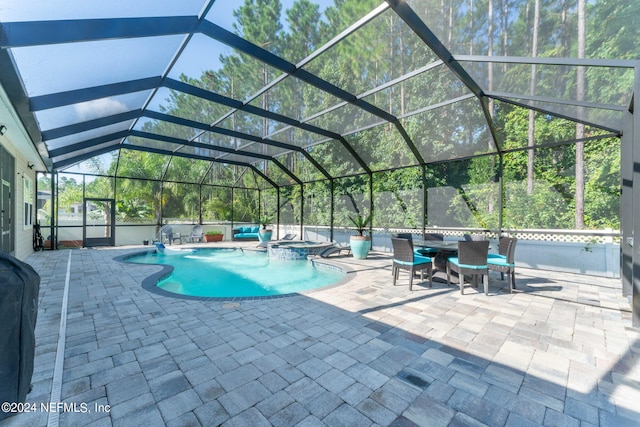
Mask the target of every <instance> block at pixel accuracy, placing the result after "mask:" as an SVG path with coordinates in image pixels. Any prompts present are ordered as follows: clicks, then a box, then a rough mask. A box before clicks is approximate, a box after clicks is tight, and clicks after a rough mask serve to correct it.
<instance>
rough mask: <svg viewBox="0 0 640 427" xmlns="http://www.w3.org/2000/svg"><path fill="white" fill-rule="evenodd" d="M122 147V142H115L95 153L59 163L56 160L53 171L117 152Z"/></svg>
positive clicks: (94, 151) (88, 153) (80, 155)
mask: <svg viewBox="0 0 640 427" xmlns="http://www.w3.org/2000/svg"><path fill="white" fill-rule="evenodd" d="M120 147H121V146H120V142H119V141H118V142H114V143H113V144H112V145H109V146H107V147H102V148H99V149H96V150H93V151H90V152H87V153H83V154H79V155H77V156H74V157H70V158H68V159H64V160H59V161H55V160H54V161H53V170H56V169H60V168H63V167H65V166H69V165H73V164H75V163H79V162H81V161H83V160H86V159H90V158H91V157H94V156H99V155H101V154H104V153H108V152H110V151H113V150H116V149H118V148H120Z"/></svg>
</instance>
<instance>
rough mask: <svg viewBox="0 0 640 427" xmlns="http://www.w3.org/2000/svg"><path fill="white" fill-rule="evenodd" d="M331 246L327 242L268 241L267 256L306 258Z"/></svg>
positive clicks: (275, 257) (287, 258)
mask: <svg viewBox="0 0 640 427" xmlns="http://www.w3.org/2000/svg"><path fill="white" fill-rule="evenodd" d="M331 246H333V244H331V243H329V242H308V241H300V242H295V241H293V242H291V241H288V242H269V243H267V253H268V255H269V258H274V259H283V260H292V261H297V260H301V259H307V256H309V255H317V254H319V253H321V252H322V251H324V250H325V249H327V248H329V247H331Z"/></svg>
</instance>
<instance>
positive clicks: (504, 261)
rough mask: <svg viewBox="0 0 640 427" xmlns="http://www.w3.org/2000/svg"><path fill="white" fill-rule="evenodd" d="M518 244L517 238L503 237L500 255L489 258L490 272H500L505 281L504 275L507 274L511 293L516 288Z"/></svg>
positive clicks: (490, 255)
mask: <svg viewBox="0 0 640 427" xmlns="http://www.w3.org/2000/svg"><path fill="white" fill-rule="evenodd" d="M516 243H518V239H517V238H515V237H502V238H500V244H499V245H498V253H497V254H489V255H488V257H487V264H488V266H489V270H492V271H499V272H500V278H501V279H502V280H504V274H505V273H506V274H507V277H508V279H509V291H510V292H513V290H514V289H515V288H516V262H515V254H516Z"/></svg>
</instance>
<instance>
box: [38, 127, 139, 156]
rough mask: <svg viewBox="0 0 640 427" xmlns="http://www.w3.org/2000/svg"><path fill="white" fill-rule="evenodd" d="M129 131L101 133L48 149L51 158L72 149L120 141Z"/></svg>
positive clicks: (76, 149) (62, 154) (72, 150)
mask: <svg viewBox="0 0 640 427" xmlns="http://www.w3.org/2000/svg"><path fill="white" fill-rule="evenodd" d="M130 132H131V131H129V130H123V131H120V132H114V133H110V134H108V135H102V136H99V137H97V138H91V139H87V140H85V141H82V142H78V143H75V144H69V145H66V146H64V147H61V148H56V149H53V150H49V155H50V156H51V157H52V158H55V157H60V156H64V155H65V154H69V153H72V152H74V151H79V150H84V149H87V148H91V147H94V146H98V145H101V144H104V143H105V142H109V141H115V140H118V142H121V141H122V139H123V138H126V137H127V136H129V135H130Z"/></svg>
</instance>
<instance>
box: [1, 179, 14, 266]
mask: <svg viewBox="0 0 640 427" xmlns="http://www.w3.org/2000/svg"><path fill="white" fill-rule="evenodd" d="M0 193H2V197H1V200H2V201H1V202H0V230H2V238H1V239H0V250H1V251H2V252H7V253H9V252H11V251H12V250H13V248H12V247H11V246H12V245H11V210H12V207H11V184H10V183H9V182H7V181H5V180H4V179H3V180H2V188H1V189H0Z"/></svg>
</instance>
